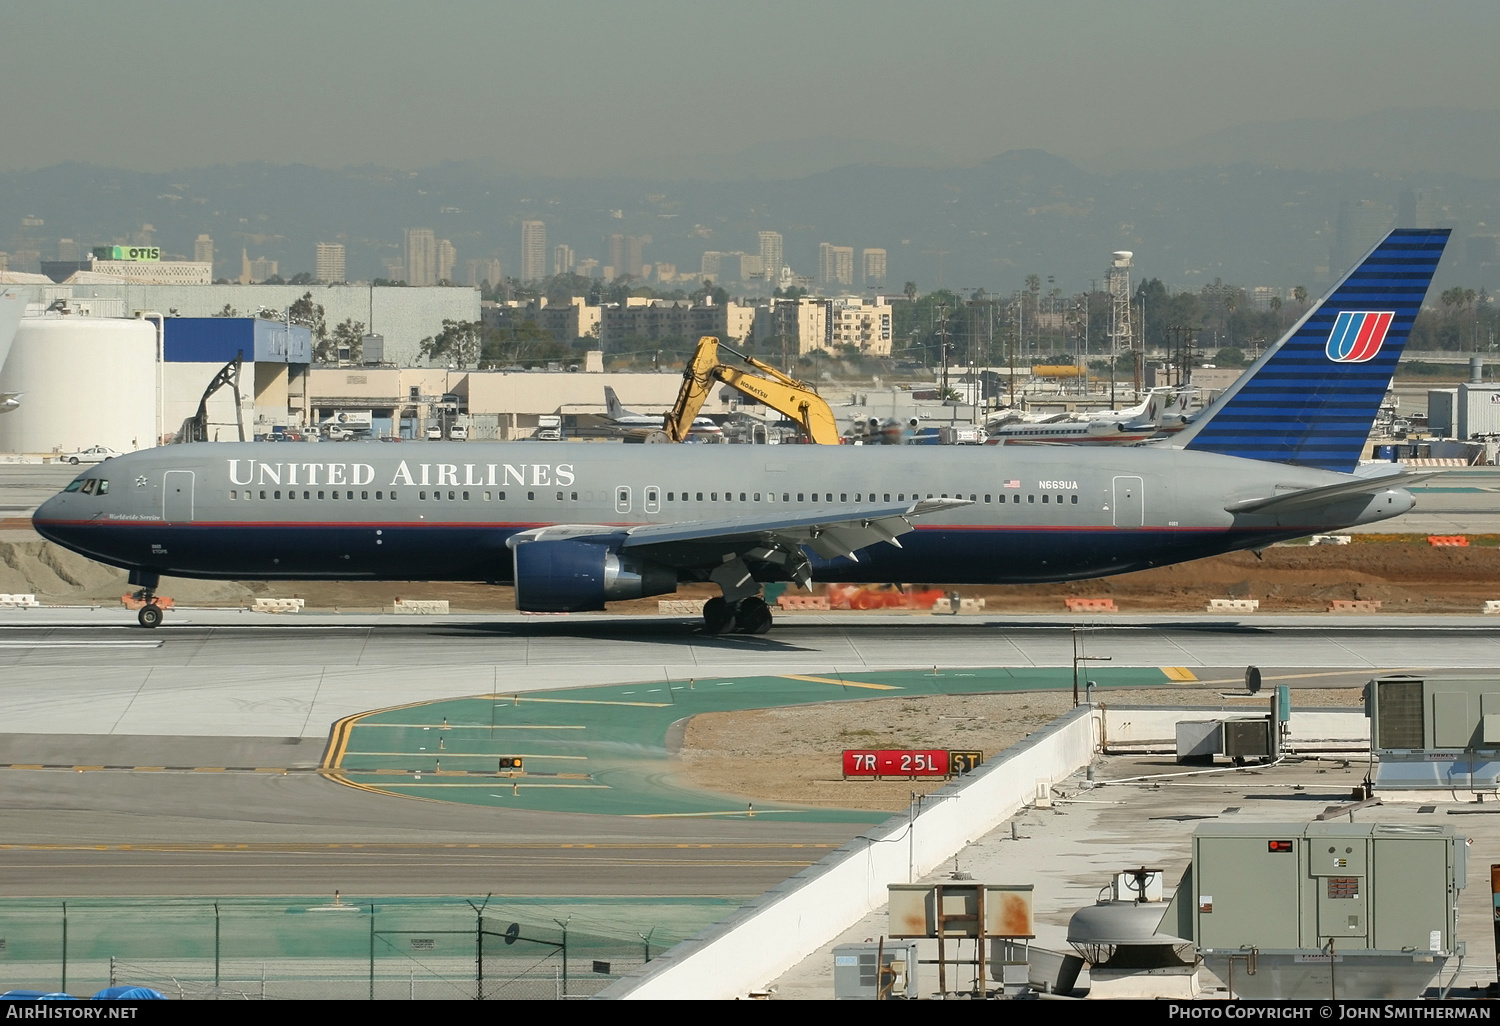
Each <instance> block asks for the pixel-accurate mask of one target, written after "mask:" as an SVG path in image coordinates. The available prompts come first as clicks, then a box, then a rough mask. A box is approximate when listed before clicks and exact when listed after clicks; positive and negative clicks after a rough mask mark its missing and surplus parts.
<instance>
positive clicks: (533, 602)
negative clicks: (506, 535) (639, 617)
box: [514, 538, 677, 613]
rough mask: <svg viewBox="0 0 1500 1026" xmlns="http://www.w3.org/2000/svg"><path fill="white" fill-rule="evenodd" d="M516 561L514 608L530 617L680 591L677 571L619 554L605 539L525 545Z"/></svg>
mask: <svg viewBox="0 0 1500 1026" xmlns="http://www.w3.org/2000/svg"><path fill="white" fill-rule="evenodd" d="M514 560H515V564H514V565H515V581H516V608H517V609H522V610H525V611H527V612H531V613H577V612H584V611H587V610H591V609H603V608H604V603H606V602H618V601H620V600H622V599H633V598H644V597H646V596H648V595H663V594H667V593H669V592H673V591H676V590H677V572H676V571H675V570H673V569H671V568H670V567H665V566H662V565H660V564H658V563H652V562H650V561H649V560H644V559H639V558H637V557H634V556H630V555H624V554H621V553H620V552H618V551H616V550H615V549H613V548H612V547H611V545H610V543H609V542H608V541H604V540H602V539H601V540H589V539H587V538H569V539H561V538H560V539H556V540H548V539H541V540H538V541H525V542H521V543H519V544H517V545H516V546H515V555H514Z"/></svg>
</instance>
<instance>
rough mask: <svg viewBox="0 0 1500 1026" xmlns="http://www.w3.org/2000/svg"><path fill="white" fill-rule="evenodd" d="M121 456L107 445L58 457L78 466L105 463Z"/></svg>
mask: <svg viewBox="0 0 1500 1026" xmlns="http://www.w3.org/2000/svg"><path fill="white" fill-rule="evenodd" d="M118 455H120V454H119V453H117V452H115V451H114V450H113V449H111V448H110V447H109V446H107V445H95V446H91V447H90V448H87V449H79V450H78V451H77V452H67V453H63V454H62V455H61V456H59V457H58V459H60V460H65V461H66V462H68V463H71V464H73V465H74V466H77V465H78V464H80V463H103V462H104V461H105V460H112V459H114V458H115V457H116V456H118Z"/></svg>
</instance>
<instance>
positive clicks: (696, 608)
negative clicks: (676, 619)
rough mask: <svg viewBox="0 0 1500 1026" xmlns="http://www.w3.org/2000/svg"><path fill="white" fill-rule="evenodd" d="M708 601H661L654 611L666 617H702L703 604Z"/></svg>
mask: <svg viewBox="0 0 1500 1026" xmlns="http://www.w3.org/2000/svg"><path fill="white" fill-rule="evenodd" d="M707 601H708V599H661V600H659V601H658V602H657V603H656V611H657V612H658V613H661V614H663V615H666V616H702V615H703V603H705V602H707Z"/></svg>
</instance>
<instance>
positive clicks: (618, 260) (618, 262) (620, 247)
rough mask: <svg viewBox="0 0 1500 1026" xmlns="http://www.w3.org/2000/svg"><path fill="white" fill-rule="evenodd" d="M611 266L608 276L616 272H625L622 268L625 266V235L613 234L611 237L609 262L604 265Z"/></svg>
mask: <svg viewBox="0 0 1500 1026" xmlns="http://www.w3.org/2000/svg"><path fill="white" fill-rule="evenodd" d="M604 266H605V267H607V268H609V274H607V275H606V277H608V278H613V277H614V276H615V275H616V274H624V273H625V272H624V271H623V270H622V268H623V267H624V266H625V236H623V235H618V234H617V235H611V236H610V237H609V263H607V264H605V265H604Z"/></svg>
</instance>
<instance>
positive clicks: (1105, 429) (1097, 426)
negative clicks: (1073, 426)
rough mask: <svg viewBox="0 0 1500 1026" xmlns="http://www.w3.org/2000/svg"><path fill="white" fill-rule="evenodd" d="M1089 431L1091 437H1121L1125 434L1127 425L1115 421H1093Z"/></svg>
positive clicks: (1090, 422)
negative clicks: (1120, 435)
mask: <svg viewBox="0 0 1500 1026" xmlns="http://www.w3.org/2000/svg"><path fill="white" fill-rule="evenodd" d="M1088 431H1089V434H1091V435H1119V434H1123V433H1124V432H1125V425H1124V424H1122V423H1119V422H1117V421H1113V420H1091V421H1089V428H1088Z"/></svg>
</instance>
